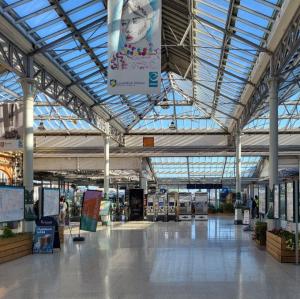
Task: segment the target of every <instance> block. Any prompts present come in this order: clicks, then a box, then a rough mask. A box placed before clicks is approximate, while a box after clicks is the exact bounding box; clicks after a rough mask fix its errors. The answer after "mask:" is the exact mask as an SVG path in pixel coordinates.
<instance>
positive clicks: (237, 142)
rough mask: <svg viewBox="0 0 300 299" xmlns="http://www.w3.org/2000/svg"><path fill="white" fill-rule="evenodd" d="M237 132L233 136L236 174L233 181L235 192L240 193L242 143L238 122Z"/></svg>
mask: <svg viewBox="0 0 300 299" xmlns="http://www.w3.org/2000/svg"><path fill="white" fill-rule="evenodd" d="M237 127H238V129H237V132H236V136H235V146H236V152H235V154H236V156H235V159H236V162H235V176H236V181H235V189H236V193H237V194H238V193H239V194H240V193H241V190H242V184H241V156H242V143H241V131H240V124H239V122H238V124H237Z"/></svg>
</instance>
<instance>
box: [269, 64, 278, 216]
mask: <svg viewBox="0 0 300 299" xmlns="http://www.w3.org/2000/svg"><path fill="white" fill-rule="evenodd" d="M269 106H270V115H269V121H270V128H269V130H270V131H269V136H270V142H269V143H270V146H269V194H268V195H269V196H268V212H267V217H268V218H274V196H273V195H274V193H273V190H274V185H277V184H278V77H277V76H276V75H275V70H274V61H273V58H272V59H271V78H270V80H269Z"/></svg>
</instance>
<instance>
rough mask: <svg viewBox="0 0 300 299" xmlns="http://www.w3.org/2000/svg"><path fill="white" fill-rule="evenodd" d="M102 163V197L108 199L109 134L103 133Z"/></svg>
mask: <svg viewBox="0 0 300 299" xmlns="http://www.w3.org/2000/svg"><path fill="white" fill-rule="evenodd" d="M107 127H108V128H107V129H109V124H108V123H107ZM107 131H108V130H107ZM104 163H105V165H104V199H105V200H109V135H104Z"/></svg>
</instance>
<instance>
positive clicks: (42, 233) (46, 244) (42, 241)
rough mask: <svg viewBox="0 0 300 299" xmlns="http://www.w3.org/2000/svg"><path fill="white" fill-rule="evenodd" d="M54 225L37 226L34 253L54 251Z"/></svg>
mask: <svg viewBox="0 0 300 299" xmlns="http://www.w3.org/2000/svg"><path fill="white" fill-rule="evenodd" d="M53 242H54V226H36V228H35V234H34V241H33V253H53Z"/></svg>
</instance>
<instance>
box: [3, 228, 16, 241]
mask: <svg viewBox="0 0 300 299" xmlns="http://www.w3.org/2000/svg"><path fill="white" fill-rule="evenodd" d="M14 235H15V234H14V233H13V231H12V230H11V229H10V228H9V227H4V229H3V235H2V238H5V239H7V238H11V237H13V236H14Z"/></svg>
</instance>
